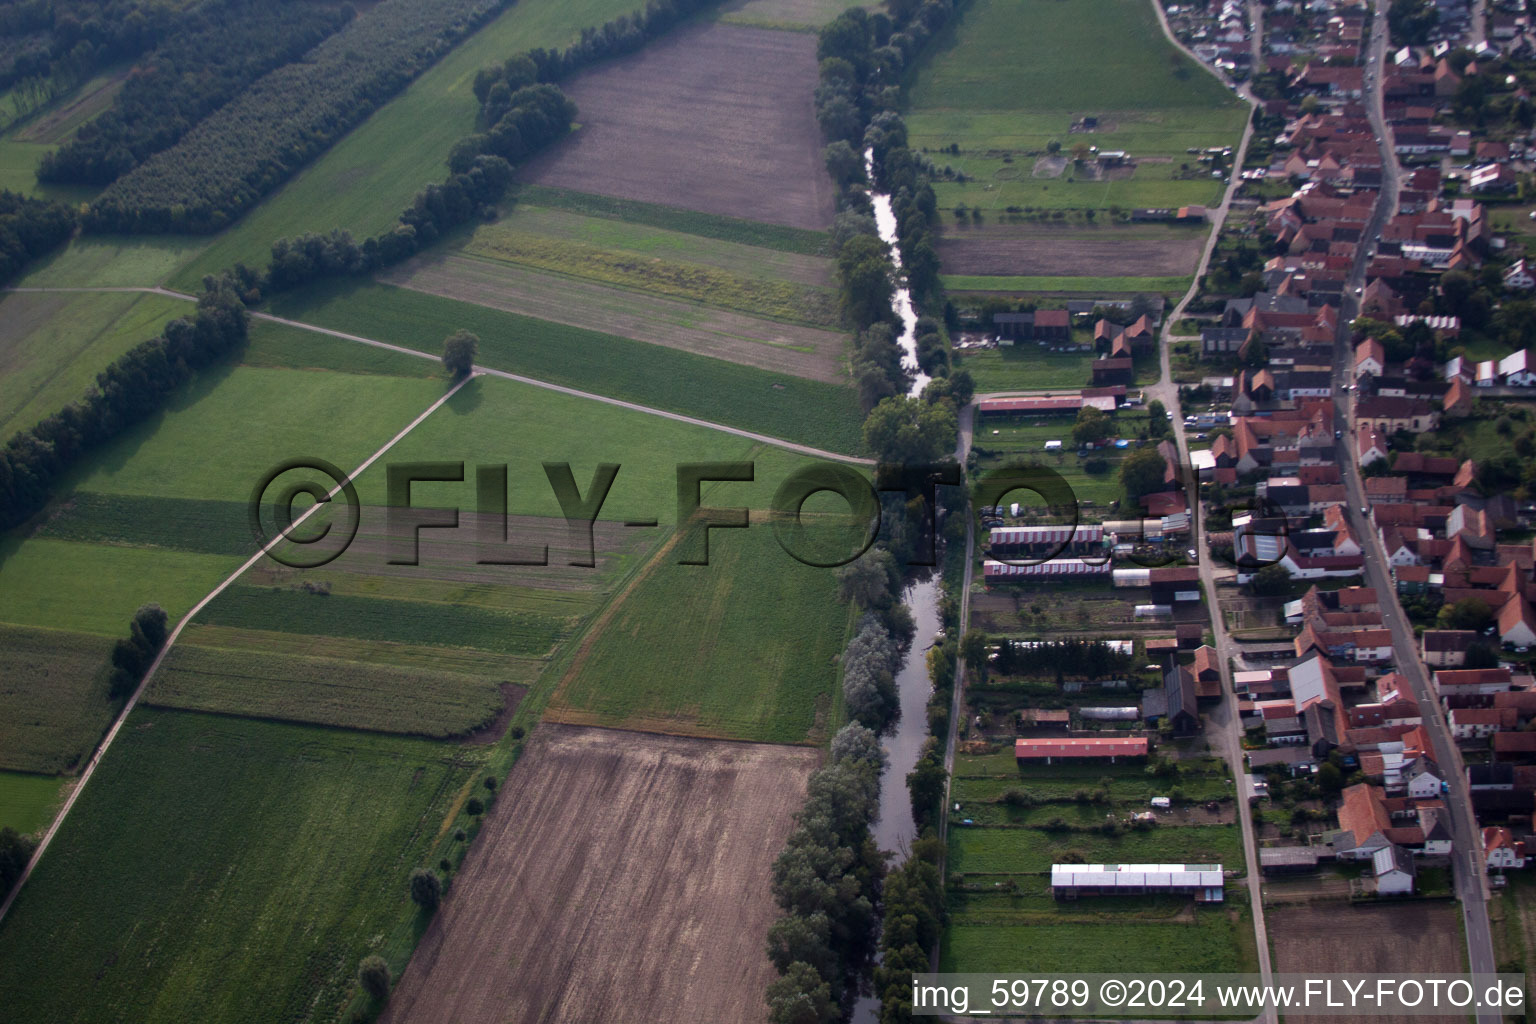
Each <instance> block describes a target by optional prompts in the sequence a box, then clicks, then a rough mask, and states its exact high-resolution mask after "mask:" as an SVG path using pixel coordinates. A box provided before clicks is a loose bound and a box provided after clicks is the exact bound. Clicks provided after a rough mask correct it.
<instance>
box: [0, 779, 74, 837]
mask: <svg viewBox="0 0 1536 1024" xmlns="http://www.w3.org/2000/svg"><path fill="white" fill-rule="evenodd" d="M64 786H65V780H63V779H60V778H57V777H54V776H51V775H24V774H22V773H21V772H5V771H0V828H13V829H15V830H16V831H17V832H20V833H21V834H22V835H30V834H32V833H34V832H41V831H42V830H43V829H44V828H46V827H47V826H48V822H49V821H51V820H52V819H53V815H54V812H55V810H56V809H57V805H58V803H59V801H60V798H61V797H62V796H63V789H64Z"/></svg>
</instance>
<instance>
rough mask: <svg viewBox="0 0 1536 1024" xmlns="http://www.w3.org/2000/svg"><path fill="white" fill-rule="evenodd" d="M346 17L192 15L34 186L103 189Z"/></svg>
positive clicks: (290, 2)
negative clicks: (77, 186) (50, 185)
mask: <svg viewBox="0 0 1536 1024" xmlns="http://www.w3.org/2000/svg"><path fill="white" fill-rule="evenodd" d="M352 16H353V11H352V7H351V5H350V4H348V3H344V2H342V0H319V2H314V0H275V2H274V0H262V2H259V3H258V2H257V0H210V2H208V3H205V4H203V5H202V6H200V7H197V8H194V9H193V10H192V11H190V12H188V13H187V14H186V15H183V16H182V17H181V18H179V19H178V21H177V24H176V28H175V30H174V32H173V33H172V34H171V36H170V38H168V39H167V40H166V41H165V42H164V43H162V44H161V45H160V46H159V47H157V48H156V49H155V51H154V53H152V54H151V55H150V56H149V57H148V59H147V60H145V61H143V62H142V63H141V64H139V66H138V67H136V68H134V70H133V73H132V74H130V75H129V76H128V80H127V81H126V82H125V83H124V84H123V88H122V89H121V90H120V91H119V92H118V94H117V96H116V97H114V99H113V101H112V106H111V108H110V109H108V110H107V111H106V112H105V113H103V114H102V115H101V116H100V117H97V118H95V119H94V120H91V121H87V122H86V123H85V124H83V125H81V126H80V129H79V131H77V132H76V133H75V137H74V138H73V139H71V140H70V141H69V142H67V143H66V144H65V145H63V146H61V147H60V148H59V149H58V150H56V151H55V152H52V153H49V154H48V155H46V156H44V157H43V160H42V162H41V163H40V164H39V165H38V169H37V180H38V181H43V182H60V183H73V184H83V185H106V184H108V183H109V182H111V181H113V180H114V179H116V178H117V177H118V176H119V175H122V174H124V173H126V172H127V171H129V170H131V169H132V168H134V167H136V166H138V165H139V164H140V163H142V162H143V161H144V160H146V159H148V158H149V157H150V156H152V155H153V154H155V153H158V152H160V151H161V150H163V149H168V148H170V147H171V146H173V145H175V144H176V143H177V142H178V141H180V140H181V138H182V136H184V135H185V134H186V133H187V132H188V131H190V130H191V128H192V126H193V125H195V124H197V123H198V122H199V121H201V120H202V119H203V118H205V117H207V116H208V115H209V114H211V113H212V112H213V111H215V110H217V109H218V108H220V107H222V106H223V105H224V104H226V103H228V102H229V101H230V100H232V99H234V98H235V97H236V96H238V95H239V94H240V93H241V92H242V91H243V90H244V89H245V88H246V87H247V86H249V85H250V84H251V83H252V82H254V81H256V80H257V79H258V78H260V77H261V76H262V75H265V74H266V73H267V72H269V71H272V70H273V69H275V68H278V67H281V66H282V65H284V64H288V63H291V62H292V61H295V60H297V59H299V57H301V56H302V55H303V54H304V53H305V52H306V51H308V50H310V49H311V48H312V47H314V46H315V45H316V44H318V43H319V42H320V41H321V40H322V39H324V38H325V37H326V36H328V35H330V34H331V33H332V32H335V31H336V30H337V29H339V28H341V27H342V26H343V25H345V24H346V23H347V22H348V21H349V20H350V19H351V18H352Z"/></svg>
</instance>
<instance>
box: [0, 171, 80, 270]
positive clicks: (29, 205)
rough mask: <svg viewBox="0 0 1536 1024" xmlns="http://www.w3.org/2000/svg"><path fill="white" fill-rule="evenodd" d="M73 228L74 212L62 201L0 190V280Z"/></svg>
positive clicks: (54, 245)
mask: <svg viewBox="0 0 1536 1024" xmlns="http://www.w3.org/2000/svg"><path fill="white" fill-rule="evenodd" d="M74 230H75V213H74V211H73V210H71V209H70V208H69V207H68V206H66V205H64V204H63V203H51V202H45V201H43V200H41V199H28V198H27V197H25V196H22V195H19V194H17V193H15V192H8V191H0V284H5V283H6V282H8V281H10V280H11V279H13V278H15V277H16V276H17V275H18V274H20V273H21V271H22V268H23V267H25V266H26V265H27V264H28V263H30V262H31V261H33V260H35V259H37V258H38V257H39V256H42V255H43V254H45V253H47V252H50V251H51V250H53V249H56V248H58V247H59V246H61V245H63V244H64V243H65V242H67V241H69V236H70V235H71V234H73V233H74Z"/></svg>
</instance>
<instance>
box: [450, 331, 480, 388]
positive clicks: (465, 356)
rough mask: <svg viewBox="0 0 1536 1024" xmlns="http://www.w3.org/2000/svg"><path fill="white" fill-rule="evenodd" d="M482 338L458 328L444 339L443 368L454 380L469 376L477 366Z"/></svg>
mask: <svg viewBox="0 0 1536 1024" xmlns="http://www.w3.org/2000/svg"><path fill="white" fill-rule="evenodd" d="M479 351H480V339H479V338H477V337H476V336H475V335H473V334H471V333H469V332H468V331H465V330H457V331H454V332H453V333H452V334H450V335H448V337H447V338H445V339H444V340H443V368H444V369H446V370H447V371H448V374H449V376H451V377H452V378H453V379H454V380H461V379H462V378H464V377H467V376H469V372H470V371H471V370H473V369H474V368H475V356H476V355H477V354H478V353H479Z"/></svg>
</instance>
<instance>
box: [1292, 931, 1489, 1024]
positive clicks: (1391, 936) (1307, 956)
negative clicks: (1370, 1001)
mask: <svg viewBox="0 0 1536 1024" xmlns="http://www.w3.org/2000/svg"><path fill="white" fill-rule="evenodd" d="M1460 917H1461V914H1460V912H1459V911H1458V909H1457V907H1456V904H1455V903H1454V902H1452V901H1450V900H1446V901H1444V902H1437V903H1429V902H1423V903H1397V904H1387V905H1383V906H1351V905H1349V904H1346V903H1344V902H1343V901H1338V902H1330V903H1320V902H1318V903H1312V904H1311V905H1309V906H1304V907H1292V906H1287V907H1279V908H1270V909H1268V910H1266V911H1265V913H1264V919H1265V923H1266V925H1267V926H1268V930H1269V939H1270V944H1271V946H1272V947H1273V949H1274V967H1275V973H1277V974H1279V973H1291V974H1302V973H1312V974H1315V973H1318V972H1320V971H1321V972H1328V973H1330V974H1333V973H1337V974H1357V973H1358V974H1394V973H1401V972H1403V971H1405V970H1411V971H1413V972H1414V973H1415V974H1442V973H1443V974H1453V973H1456V972H1458V971H1464V970H1466V963H1465V962H1466V951H1467V944H1466V942H1465V941H1464V940H1463V939H1462V937H1461V921H1460ZM1409 964H1411V965H1412V967H1407V966H1405V965H1409ZM1285 1019H1286V1021H1287V1022H1288V1024H1291V1022H1299V1021H1311V1020H1315V1021H1328V1022H1331V1024H1369V1022H1372V1021H1379V1020H1381V1019H1382V1018H1380V1017H1365V1016H1361V1017H1331V1016H1330V1017H1301V1016H1296V1015H1293V1014H1289V1013H1288V1014H1286V1015H1285ZM1413 1019H1414V1021H1415V1022H1418V1021H1425V1022H1431V1021H1433V1022H1437V1024H1438V1022H1455V1021H1462V1020H1465V1019H1466V1018H1465V1017H1415V1018H1413Z"/></svg>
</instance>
